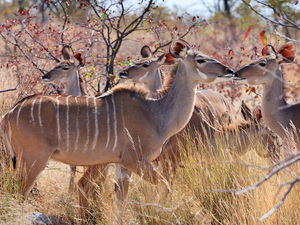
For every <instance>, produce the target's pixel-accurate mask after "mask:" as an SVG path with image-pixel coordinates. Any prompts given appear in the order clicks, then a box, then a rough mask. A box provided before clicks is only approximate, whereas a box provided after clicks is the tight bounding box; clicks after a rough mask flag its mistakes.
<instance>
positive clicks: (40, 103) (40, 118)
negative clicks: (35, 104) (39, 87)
mask: <svg viewBox="0 0 300 225" xmlns="http://www.w3.org/2000/svg"><path fill="white" fill-rule="evenodd" d="M42 98H43V97H41V98H40V101H39V124H40V127H42V126H43V124H42V117H41V107H42Z"/></svg>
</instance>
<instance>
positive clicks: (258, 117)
mask: <svg viewBox="0 0 300 225" xmlns="http://www.w3.org/2000/svg"><path fill="white" fill-rule="evenodd" d="M253 117H254V119H255V122H257V123H259V121H260V120H261V118H262V113H261V106H260V105H257V106H256V107H255V108H254V110H253Z"/></svg>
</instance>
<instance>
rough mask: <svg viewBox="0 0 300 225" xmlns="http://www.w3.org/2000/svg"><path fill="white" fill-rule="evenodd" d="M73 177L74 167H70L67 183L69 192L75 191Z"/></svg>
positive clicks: (74, 173)
mask: <svg viewBox="0 0 300 225" xmlns="http://www.w3.org/2000/svg"><path fill="white" fill-rule="evenodd" d="M75 175H76V166H70V182H69V191H70V192H72V191H75V182H74V180H75Z"/></svg>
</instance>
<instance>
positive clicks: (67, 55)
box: [61, 45, 71, 60]
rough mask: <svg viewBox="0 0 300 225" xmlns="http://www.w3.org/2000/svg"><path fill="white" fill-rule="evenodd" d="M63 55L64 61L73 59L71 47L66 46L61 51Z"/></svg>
mask: <svg viewBox="0 0 300 225" xmlns="http://www.w3.org/2000/svg"><path fill="white" fill-rule="evenodd" d="M61 54H62V55H63V58H64V60H69V59H71V47H70V46H68V45H66V46H64V47H63V49H62V50H61Z"/></svg>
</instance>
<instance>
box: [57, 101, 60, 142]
mask: <svg viewBox="0 0 300 225" xmlns="http://www.w3.org/2000/svg"><path fill="white" fill-rule="evenodd" d="M59 97H60V96H57V97H56V102H57V107H56V125H57V139H58V144H60V124H59V100H58V99H59Z"/></svg>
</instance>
